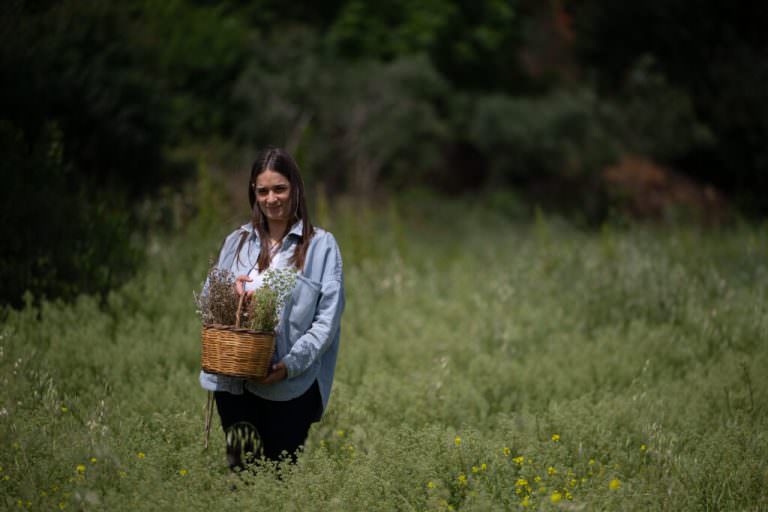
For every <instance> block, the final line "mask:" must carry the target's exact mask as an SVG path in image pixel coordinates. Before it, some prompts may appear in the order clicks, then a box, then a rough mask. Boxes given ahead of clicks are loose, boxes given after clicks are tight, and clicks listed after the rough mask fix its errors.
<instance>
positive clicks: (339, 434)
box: [336, 429, 345, 437]
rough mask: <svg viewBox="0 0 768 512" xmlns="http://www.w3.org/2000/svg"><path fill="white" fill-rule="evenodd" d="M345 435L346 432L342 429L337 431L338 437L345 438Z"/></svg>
mask: <svg viewBox="0 0 768 512" xmlns="http://www.w3.org/2000/svg"><path fill="white" fill-rule="evenodd" d="M344 434H345V432H344V430H342V429H339V430H337V431H336V435H337V436H339V437H344Z"/></svg>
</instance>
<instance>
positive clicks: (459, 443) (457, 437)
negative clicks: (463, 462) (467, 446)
mask: <svg viewBox="0 0 768 512" xmlns="http://www.w3.org/2000/svg"><path fill="white" fill-rule="evenodd" d="M453 444H455V445H456V447H457V448H458V447H459V446H461V438H460V437H459V436H456V438H455V439H454V440H453Z"/></svg>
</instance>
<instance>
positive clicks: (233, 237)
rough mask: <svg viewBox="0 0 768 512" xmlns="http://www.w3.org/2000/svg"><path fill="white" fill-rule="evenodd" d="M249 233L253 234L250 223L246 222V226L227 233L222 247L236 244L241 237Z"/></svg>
mask: <svg viewBox="0 0 768 512" xmlns="http://www.w3.org/2000/svg"><path fill="white" fill-rule="evenodd" d="M251 233H253V226H252V225H251V223H250V222H248V223H246V224H243V225H242V226H240V227H239V228H236V229H234V230H233V231H232V232H231V233H229V234H228V235H227V236H226V237H225V238H224V245H228V244H231V243H233V242H238V241H240V238H242V237H243V235H249V234H251Z"/></svg>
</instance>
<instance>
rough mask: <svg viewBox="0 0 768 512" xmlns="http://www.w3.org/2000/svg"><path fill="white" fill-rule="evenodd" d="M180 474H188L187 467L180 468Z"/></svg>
mask: <svg viewBox="0 0 768 512" xmlns="http://www.w3.org/2000/svg"><path fill="white" fill-rule="evenodd" d="M179 474H180V475H181V476H187V470H186V469H180V470H179Z"/></svg>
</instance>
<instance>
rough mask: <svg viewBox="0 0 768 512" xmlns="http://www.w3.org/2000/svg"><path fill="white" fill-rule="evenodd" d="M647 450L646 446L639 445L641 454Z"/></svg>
mask: <svg viewBox="0 0 768 512" xmlns="http://www.w3.org/2000/svg"><path fill="white" fill-rule="evenodd" d="M647 449H648V447H647V446H645V445H644V444H641V445H640V451H641V452H644V451H646V450H647Z"/></svg>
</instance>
